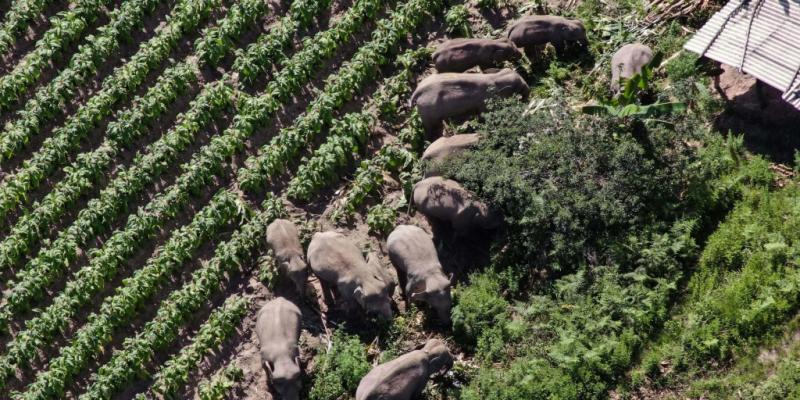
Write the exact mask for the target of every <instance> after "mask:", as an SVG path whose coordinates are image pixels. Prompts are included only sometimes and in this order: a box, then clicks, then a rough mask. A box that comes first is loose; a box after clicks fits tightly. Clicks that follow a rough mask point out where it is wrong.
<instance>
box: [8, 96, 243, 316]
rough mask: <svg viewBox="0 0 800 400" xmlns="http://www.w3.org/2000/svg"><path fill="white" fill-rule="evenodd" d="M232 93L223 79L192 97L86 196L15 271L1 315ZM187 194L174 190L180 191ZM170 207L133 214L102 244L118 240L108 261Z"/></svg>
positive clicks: (16, 306) (53, 274) (49, 279)
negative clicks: (141, 150) (176, 118)
mask: <svg viewBox="0 0 800 400" xmlns="http://www.w3.org/2000/svg"><path fill="white" fill-rule="evenodd" d="M231 97H232V96H231V89H230V88H229V87H227V86H225V85H222V84H218V85H214V86H212V87H210V88H208V89H207V90H206V91H204V92H203V93H202V94H201V95H200V96H198V98H197V99H195V101H194V102H193V103H192V106H191V107H190V109H189V111H187V112H186V113H185V114H184V115H183V118H182V119H181V120H180V122H179V123H178V125H176V126H175V127H174V128H173V129H171V130H170V131H169V132H168V133H167V134H166V135H165V140H164V141H159V142H157V143H156V146H154V148H153V151H152V152H150V153H147V154H143V155H141V154H140V155H139V157H140V159H139V160H137V161H136V162H134V165H133V168H130V169H127V170H123V171H121V172H120V173H119V174H118V176H117V178H116V179H114V180H113V181H112V182H111V183H110V184H109V186H108V187H106V188H105V189H104V190H103V191H102V192H101V194H100V197H99V198H96V199H93V200H91V201H89V204H88V205H87V207H86V208H85V209H83V210H81V212H80V213H79V214H78V218H77V219H76V220H75V222H73V224H72V225H71V226H70V227H69V228H68V229H66V230H64V231H62V232H61V233H60V234H59V236H58V238H57V239H56V240H55V241H54V242H53V244H52V246H50V247H49V248H47V249H46V250H44V251H41V252H40V253H39V255H38V256H37V257H36V258H35V259H33V260H32V261H31V262H30V263H28V264H27V265H26V267H25V268H24V269H23V270H22V271H20V272H19V273H18V275H17V278H18V280H17V283H16V284H13V283H12V284H10V285H9V287H10V288H11V291H10V293H8V295H7V303H6V305H5V307H4V308H3V314H4V316H8V315H9V314H10V313H12V312H18V311H21V310H26V309H28V308H29V307H30V306H31V305H32V304H33V303H34V302H35V301H36V300H37V299H38V298H40V297H41V296H42V294H43V293H44V290H45V288H47V287H48V286H49V285H50V284H52V283H53V282H54V281H55V280H56V279H58V278H59V277H61V276H62V275H63V273H64V271H65V270H66V268H67V267H68V266H69V264H70V263H71V262H73V261H74V260H75V259H76V258H77V255H78V254H77V248H78V247H80V245H82V244H83V243H86V241H87V240H89V239H90V238H92V237H95V236H96V235H97V234H99V233H100V232H102V231H104V230H105V229H106V227H107V226H108V225H109V223H110V222H111V221H113V220H114V218H115V216H117V215H118V213H120V212H122V211H124V210H126V209H127V206H128V202H129V200H130V198H131V196H130V195H131V194H132V193H138V192H139V191H140V190H141V188H142V187H143V186H144V185H145V184H147V183H149V182H151V181H152V179H153V177H155V176H158V175H160V174H161V172H162V171H164V169H165V168H166V167H167V161H169V160H170V159H173V158H175V157H177V155H178V154H180V151H181V150H182V149H184V148H186V146H188V145H189V144H190V143H191V142H192V140H193V138H194V137H195V135H197V134H198V133H199V132H200V130H201V129H202V128H203V127H204V126H206V125H207V124H208V123H209V122H210V121H211V120H212V119H213V117H214V115H216V114H218V113H220V112H221V111H223V110H224V109H225V108H226V107H227V106H228V105H229V104H230V101H231ZM185 195H186V194H185V193H178V194H176V196H180V197H185ZM174 213H175V209H174V208H173V207H171V206H170V203H169V202H161V201H153V202H151V203H150V204H148V205H147V206H145V207H144V208H143V209H141V210H140V211H139V212H138V213H137V215H135V216H131V217H130V218H129V219H128V223H127V224H126V227H125V229H124V230H122V231H119V232H116V233H115V234H114V235H112V237H111V238H110V239H108V241H107V242H106V244H105V246H104V249H106V248H109V247H110V244H111V243H113V244H115V245H116V246H117V248H116V249H113V252H115V255H114V257H111V260H114V262H113V263H112V264H111V265H118V264H119V263H120V262H121V261H122V260H124V259H125V258H126V257H127V256H129V255H130V254H132V252H133V251H134V249H135V246H134V244H136V243H141V242H142V241H144V240H146V239H147V238H148V237H150V236H151V235H153V234H154V233H155V232H157V230H158V229H159V228H160V227H161V223H162V222H163V220H164V219H166V218H167V217H168V216H171V215H174ZM123 238H124V239H123ZM107 251H111V250H110V249H109V250H101V253H104V252H107ZM89 257H90V258H96V257H97V251H93V252H90V254H89ZM108 267H110V265H109V266H108Z"/></svg>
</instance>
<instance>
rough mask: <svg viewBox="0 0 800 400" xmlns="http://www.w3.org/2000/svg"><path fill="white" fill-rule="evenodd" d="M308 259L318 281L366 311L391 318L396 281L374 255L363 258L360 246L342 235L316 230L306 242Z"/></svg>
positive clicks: (384, 317) (369, 313)
mask: <svg viewBox="0 0 800 400" xmlns="http://www.w3.org/2000/svg"><path fill="white" fill-rule="evenodd" d="M308 262H309V264H310V265H311V270H312V271H314V274H315V275H316V276H317V277H318V278H319V279H320V281H322V282H324V283H325V284H327V285H330V286H331V287H333V286H335V287H336V289H337V292H338V293H339V295H340V296H342V297H343V298H345V299H346V300H355V302H356V303H358V305H359V306H361V308H362V309H363V310H365V311H366V313H367V314H368V315H377V316H378V317H380V318H383V319H391V318H392V306H391V297H392V293H393V292H394V287H395V282H394V281H393V280H392V278H391V277H389V276H388V275H387V273H386V271H384V270H383V267H382V266H381V265H380V264H379V263H378V262H377V261H376V257H370V259H369V260H365V259H364V257H363V256H362V255H361V250H359V248H358V247H356V245H355V244H353V243H352V242H351V241H349V240H348V239H347V238H346V237H345V236H344V235H342V234H341V233H338V232H334V231H328V232H317V233H315V234H314V236H313V237H312V239H311V244H309V245H308Z"/></svg>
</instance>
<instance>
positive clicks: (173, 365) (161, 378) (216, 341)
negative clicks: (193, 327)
mask: <svg viewBox="0 0 800 400" xmlns="http://www.w3.org/2000/svg"><path fill="white" fill-rule="evenodd" d="M247 311H248V302H247V299H245V298H244V297H241V296H232V297H230V298H228V299H227V300H226V301H225V304H223V305H222V307H221V308H220V309H219V310H217V311H215V312H214V313H213V314H211V316H209V317H208V320H207V321H206V322H205V323H204V324H203V325H202V326H201V327H200V329H198V331H197V334H196V335H194V337H193V338H192V343H191V344H189V345H188V346H186V347H184V348H182V349H181V350H180V352H179V353H178V354H177V355H175V356H173V357H172V358H170V359H169V360H167V362H166V363H165V364H164V365H163V367H162V368H161V369H160V370H159V371H158V373H156V374H155V376H153V384H152V385H151V386H150V389H149V392H153V393H158V394H159V395H160V396H161V397H162V398H170V397H173V396H175V395H176V393H178V391H179V390H180V389H181V388H183V386H184V385H186V383H187V382H188V380H189V375H190V374H191V372H192V371H195V370H196V369H197V367H198V366H199V365H200V362H201V361H202V360H203V357H204V356H206V355H208V354H210V353H212V352H213V351H214V350H216V349H217V347H219V346H220V345H221V344H222V343H223V342H225V340H227V339H228V338H229V337H230V336H231V334H232V333H234V332H235V331H236V327H237V326H239V325H240V324H241V322H242V319H243V318H244V316H245V315H246V314H247Z"/></svg>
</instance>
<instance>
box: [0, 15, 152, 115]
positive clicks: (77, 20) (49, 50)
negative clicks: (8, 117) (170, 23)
mask: <svg viewBox="0 0 800 400" xmlns="http://www.w3.org/2000/svg"><path fill="white" fill-rule="evenodd" d="M46 3H47V2H46V1H20V2H19V3H16V2H15V3H14V5H13V6H12V7H13V8H12V10H10V11H9V12H8V13H7V14H6V16H7V17H11V18H12V19H10V20H6V21H5V22H4V23H3V26H2V28H0V53H5V52H6V51H8V50H9V47H10V45H11V41H13V37H14V34H16V33H19V30H20V29H21V28H22V26H20V23H21V22H23V21H25V20H26V18H24V16H27V17H28V18H27V19H30V17H33V16H34V15H35V14H29V12H30V11H32V10H36V9H39V10H40V11H41V8H43V7H44V5H45V4H46ZM109 4H111V1H108V0H83V1H79V2H77V3H76V4H75V7H74V8H72V9H70V10H66V11H62V12H60V13H59V14H58V15H56V16H55V17H54V18H52V19H51V20H50V23H51V27H50V29H48V30H47V31H46V32H45V33H44V35H43V36H42V38H41V39H39V41H37V42H36V45H35V47H34V49H33V51H31V52H29V53H28V54H26V55H25V56H24V57H23V58H22V60H20V61H19V62H18V63H17V65H16V66H15V67H14V69H13V70H12V71H11V72H9V73H8V74H6V75H4V76H3V77H2V78H0V110H2V109H8V107H9V106H10V105H12V104H14V103H16V102H17V100H18V99H19V97H20V96H22V95H23V94H24V93H25V91H26V90H27V89H28V88H29V87H30V86H31V85H32V84H33V83H34V82H36V80H37V79H39V76H41V73H42V71H43V70H44V68H45V67H46V66H47V65H48V63H49V62H50V60H52V59H53V57H54V56H57V55H59V54H61V53H62V52H63V50H64V49H65V48H67V47H68V46H69V45H70V44H71V43H74V42H75V41H77V40H78V39H79V38H80V37H81V35H82V34H83V32H84V31H85V30H86V28H88V27H89V24H91V23H92V22H93V21H94V20H96V19H97V17H98V16H99V15H100V14H102V13H103V8H104V7H105V6H107V5H109ZM153 4H154V2H150V3H149V4H148V2H138V1H128V2H127V3H124V4H123V5H122V6H121V7H120V8H119V9H117V10H116V11H114V12H113V13H112V14H111V22H110V23H109V25H112V26H113V25H114V24H115V23H116V22H117V19H124V18H130V17H134V18H135V17H136V16H139V17H141V13H142V12H143V11H146V10H149V9H152V5H153ZM25 6H27V7H31V8H29V9H21V10H20V7H25ZM9 14H11V15H9ZM15 17H17V18H15Z"/></svg>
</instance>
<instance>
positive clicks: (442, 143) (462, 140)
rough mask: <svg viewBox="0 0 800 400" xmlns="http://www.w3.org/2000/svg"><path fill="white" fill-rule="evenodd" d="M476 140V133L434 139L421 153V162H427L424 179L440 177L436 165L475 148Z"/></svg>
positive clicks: (477, 138)
mask: <svg viewBox="0 0 800 400" xmlns="http://www.w3.org/2000/svg"><path fill="white" fill-rule="evenodd" d="M478 140H479V137H478V134H477V133H465V134H461V135H453V136H448V137H441V138H439V139H436V141H434V142H433V143H431V144H430V146H428V148H427V149H425V152H423V153H422V160H423V161H427V166H426V168H425V177H426V178H427V177H431V176H437V175H440V174H441V171H439V168H438V165H437V164H440V163H441V162H442V161H444V160H445V159H447V158H448V157H450V156H452V155H454V154H458V153H460V152H462V151H464V150H467V149H470V148H472V147H475V146H476V145H477V144H478Z"/></svg>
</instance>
